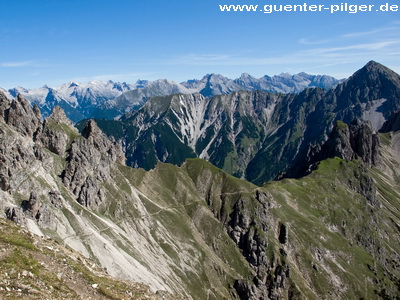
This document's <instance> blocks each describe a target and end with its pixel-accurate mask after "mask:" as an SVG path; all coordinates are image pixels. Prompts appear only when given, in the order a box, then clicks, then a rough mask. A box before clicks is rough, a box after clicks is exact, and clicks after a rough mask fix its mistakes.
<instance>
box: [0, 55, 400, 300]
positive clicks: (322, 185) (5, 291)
mask: <svg viewBox="0 0 400 300" xmlns="http://www.w3.org/2000/svg"><path fill="white" fill-rule="evenodd" d="M193 84H196V83H193ZM399 99H400V76H399V75H398V74H396V73H395V72H393V71H391V70H390V69H388V68H386V67H384V66H383V65H381V64H379V63H376V62H373V61H371V62H369V63H368V64H367V65H366V66H365V67H363V68H362V69H360V70H358V71H357V72H355V73H354V75H353V76H351V77H350V78H349V79H347V80H346V81H344V82H342V83H339V84H338V85H337V86H336V87H335V88H333V89H330V90H325V89H321V88H310V89H305V90H304V91H302V92H300V93H298V94H282V93H266V92H263V91H235V92H232V93H230V94H228V95H217V96H212V97H211V96H210V97H205V96H204V95H202V94H199V93H197V94H190V95H185V94H178V95H169V96H158V97H152V98H150V99H148V100H147V102H146V103H145V104H143V106H142V107H140V108H139V109H138V110H137V111H135V112H133V113H132V114H130V115H129V116H126V118H125V119H124V120H122V121H115V120H106V119H97V120H93V119H91V120H86V121H82V122H80V123H79V126H78V127H79V131H78V129H77V128H75V127H74V125H73V122H72V121H71V120H69V119H68V118H67V116H66V113H65V112H64V111H63V109H62V108H61V107H60V106H55V107H54V108H53V110H52V112H51V114H50V115H49V116H48V117H45V118H43V117H42V115H41V112H40V109H39V107H38V105H33V106H32V105H31V103H30V101H28V100H27V99H25V98H24V97H23V96H22V95H21V94H19V95H18V96H17V97H16V98H15V99H13V100H9V99H8V98H7V96H6V95H5V94H4V93H2V92H0V162H1V163H0V215H1V217H3V218H6V219H9V220H11V221H13V222H15V223H17V224H19V225H21V226H24V227H25V228H26V229H27V230H29V231H30V232H31V233H34V234H35V235H37V236H42V237H44V238H43V239H40V238H38V237H36V238H30V237H27V236H26V235H25V233H24V230H22V229H18V228H17V227H14V226H12V225H7V224H9V223H8V222H4V221H0V231H1V235H0V244H1V245H2V249H3V246H4V249H6V251H3V250H2V251H1V252H0V257H1V261H0V271H1V272H0V297H1V298H5V299H15V298H27V299H30V298H32V299H35V297H36V298H38V297H48V298H67V299H68V298H69V299H76V298H77V297H81V298H82V299H84V298H88V297H93V298H96V299H97V298H98V299H115V298H121V297H127V298H133V299H136V298H137V299H146V298H151V299H213V300H216V299H240V300H245V299H250V300H260V299H273V300H278V299H398V298H399V296H398V295H399V294H400V284H399V283H400V268H399V266H400V256H399V253H400V201H399V199H400V189H399V186H400V173H399V170H400V163H399V162H400V131H399V129H400V125H399V124H400V114H399V112H398V111H399V104H400V103H399V101H400V100H399ZM199 156H200V157H202V158H199ZM203 158H204V159H203ZM207 160H208V161H207ZM143 162H144V163H148V168H147V169H148V170H145V169H144V168H132V167H131V166H129V165H133V166H139V164H141V163H143ZM168 162H171V163H172V164H171V163H168ZM127 164H128V165H127ZM214 164H215V165H214ZM219 164H220V165H219ZM219 166H222V168H224V169H225V170H227V171H228V172H230V173H231V174H233V175H235V176H232V175H230V174H228V173H227V172H226V171H224V170H223V169H221V168H219ZM241 168H243V169H241ZM239 177H240V178H239ZM271 178H279V179H280V180H276V181H271V180H270V179H271ZM250 180H251V181H252V182H251V181H250ZM265 182H266V183H265ZM41 240H43V241H41ZM47 240H53V241H47ZM67 247H69V248H71V249H73V251H72V250H68V249H67ZM74 251H76V252H79V253H80V254H77V253H76V252H74ZM80 256H82V257H80ZM68 273H70V275H67V274H68ZM111 277H112V278H114V279H112V278H111ZM132 281H134V282H137V283H138V284H139V285H137V286H138V290H136V291H135V289H134V288H132V283H131V282H132ZM128 282H130V283H128ZM72 286H77V289H76V291H74V289H72V288H71V287H72ZM144 286H148V288H149V290H147V289H146V288H145V287H144ZM113 287H114V288H115V291H114V290H113ZM124 293H125V294H126V296H124ZM132 293H135V294H134V295H133V294H132Z"/></svg>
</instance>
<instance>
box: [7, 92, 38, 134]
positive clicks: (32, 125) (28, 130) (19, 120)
mask: <svg viewBox="0 0 400 300" xmlns="http://www.w3.org/2000/svg"><path fill="white" fill-rule="evenodd" d="M3 114H4V120H5V122H6V123H7V124H8V125H10V126H13V127H15V128H16V129H17V131H18V132H20V133H21V134H24V135H27V136H30V137H34V135H36V134H37V133H38V131H39V130H40V128H41V125H42V123H41V121H40V110H39V108H38V107H37V106H34V107H33V109H32V108H31V104H30V103H29V102H28V101H27V100H25V99H24V98H22V96H21V95H18V97H17V99H15V100H12V101H11V104H10V107H9V108H8V109H6V110H5V111H4V113H3Z"/></svg>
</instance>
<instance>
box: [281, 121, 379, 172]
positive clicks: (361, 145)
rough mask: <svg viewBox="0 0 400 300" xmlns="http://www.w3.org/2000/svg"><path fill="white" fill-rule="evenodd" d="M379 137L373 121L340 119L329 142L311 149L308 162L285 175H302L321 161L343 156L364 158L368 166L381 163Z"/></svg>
mask: <svg viewBox="0 0 400 300" xmlns="http://www.w3.org/2000/svg"><path fill="white" fill-rule="evenodd" d="M379 143H380V142H379V136H378V134H377V133H376V132H374V130H373V129H372V126H371V123H370V122H369V121H361V120H359V119H356V120H354V121H353V122H352V123H351V124H350V125H347V124H345V123H343V122H341V121H337V122H336V124H335V126H334V127H333V129H332V132H331V133H330V135H329V137H328V139H327V141H326V142H325V143H324V144H323V145H322V146H317V147H314V148H311V149H310V151H309V153H308V155H307V156H306V157H305V159H304V161H302V162H300V163H298V164H297V165H296V166H294V167H293V168H292V169H291V170H290V171H289V172H288V173H287V174H285V177H295V178H299V177H302V176H304V175H307V174H309V173H310V172H311V171H312V170H314V169H315V168H316V166H317V164H318V162H320V161H322V160H324V159H327V158H334V157H339V158H342V159H344V160H346V161H351V160H353V159H360V160H361V161H362V162H363V163H365V164H366V165H367V166H378V165H379V162H380V152H379Z"/></svg>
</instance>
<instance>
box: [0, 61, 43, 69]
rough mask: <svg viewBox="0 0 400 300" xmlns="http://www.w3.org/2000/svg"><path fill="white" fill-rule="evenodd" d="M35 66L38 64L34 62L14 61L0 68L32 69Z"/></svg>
mask: <svg viewBox="0 0 400 300" xmlns="http://www.w3.org/2000/svg"><path fill="white" fill-rule="evenodd" d="M35 65H36V64H35V63H34V62H33V61H13V62H3V63H0V66H2V67H5V68H20V67H31V66H35Z"/></svg>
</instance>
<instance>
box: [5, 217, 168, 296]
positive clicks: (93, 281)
mask: <svg viewBox="0 0 400 300" xmlns="http://www.w3.org/2000/svg"><path fill="white" fill-rule="evenodd" d="M0 232H1V237H0V246H1V254H0V257H1V261H0V297H1V299H122V298H125V297H130V298H133V299H154V300H155V299H167V297H168V298H169V297H170V295H167V294H164V295H156V294H154V293H151V292H150V291H149V290H148V288H147V287H146V286H144V285H140V284H134V283H132V282H127V281H126V282H125V281H117V280H116V279H115V278H112V277H111V276H110V275H108V274H107V273H106V272H104V269H102V268H100V267H98V266H96V264H95V263H94V262H93V261H91V260H89V259H87V258H85V257H84V256H82V255H81V254H80V253H78V252H75V251H73V250H71V249H69V248H67V247H64V246H63V245H60V244H59V243H56V242H54V241H52V240H50V239H43V238H40V237H38V236H36V235H33V234H31V233H29V232H28V231H26V230H25V229H22V228H21V227H19V226H17V225H16V224H15V223H13V222H10V221H7V220H5V219H2V218H0ZM169 299H172V298H169ZM173 299H175V298H173Z"/></svg>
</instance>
